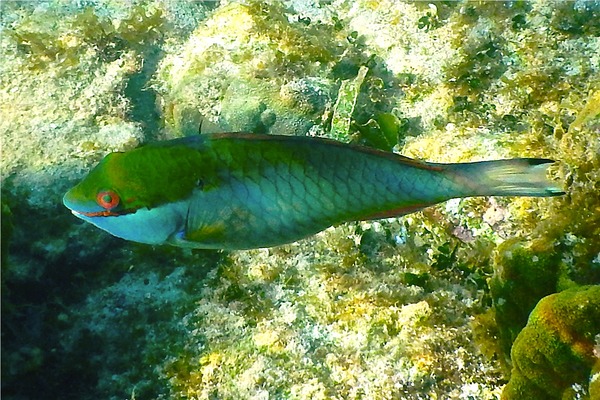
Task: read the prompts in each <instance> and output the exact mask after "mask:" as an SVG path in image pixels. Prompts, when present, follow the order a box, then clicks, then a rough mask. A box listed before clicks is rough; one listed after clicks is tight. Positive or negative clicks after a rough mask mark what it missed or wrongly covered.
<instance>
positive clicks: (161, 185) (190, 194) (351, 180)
mask: <svg viewBox="0 0 600 400" xmlns="http://www.w3.org/2000/svg"><path fill="white" fill-rule="evenodd" d="M551 162H552V161H550V160H545V159H533V158H522V159H511V160H495V161H484V162H477V163H461V164H434V163H425V162H418V161H415V160H411V159H408V158H406V157H402V156H400V155H396V154H393V153H388V152H383V151H379V150H374V149H369V148H365V147H360V146H353V145H347V144H343V143H339V142H335V141H332V140H328V139H323V138H310V137H289V136H275V135H254V134H240V133H225V134H213V135H202V136H197V137H190V138H182V139H175V140H171V141H165V142H157V143H151V144H148V145H146V146H142V147H140V148H137V149H134V150H131V151H128V152H124V153H113V154H110V155H108V156H107V157H105V159H104V160H102V161H101V162H100V164H99V165H97V166H96V167H95V168H94V169H93V170H92V171H91V172H90V173H89V174H88V176H87V177H86V178H85V179H84V180H82V181H81V182H80V183H79V184H78V185H76V186H75V187H74V188H72V189H71V190H70V191H69V192H67V193H66V194H65V197H64V199H63V202H64V204H65V205H66V206H67V207H68V208H69V209H71V211H72V212H73V214H74V215H76V216H77V217H79V218H82V219H84V220H85V221H88V222H90V223H92V224H94V225H96V226H98V227H99V228H101V229H103V230H105V231H107V232H109V233H111V234H113V235H115V236H118V237H121V238H124V239H128V240H134V241H138V242H142V243H148V244H172V245H176V246H182V247H195V248H208V249H231V250H235V249H248V248H258V247H270V246H277V245H280V244H284V243H289V242H293V241H295V240H298V239H301V238H304V237H306V236H309V235H311V234H314V233H317V232H319V231H321V230H323V229H325V228H327V227H329V226H332V225H337V224H341V223H344V222H348V221H354V220H365V219H374V218H383V217H393V216H400V215H403V214H406V213H408V212H413V211H416V210H418V209H421V208H423V207H426V206H429V205H432V204H435V203H439V202H441V201H445V200H448V199H450V198H455V197H467V196H487V195H504V196H556V195H560V194H562V191H561V190H560V189H559V188H558V187H556V186H555V185H554V184H553V183H552V182H549V181H548V180H547V178H546V168H547V166H548V164H549V163H551Z"/></svg>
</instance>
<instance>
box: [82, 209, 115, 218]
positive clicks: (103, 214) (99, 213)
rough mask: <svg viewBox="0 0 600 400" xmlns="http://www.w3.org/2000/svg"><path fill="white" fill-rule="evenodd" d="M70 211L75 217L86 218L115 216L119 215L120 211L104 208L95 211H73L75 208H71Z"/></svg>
mask: <svg viewBox="0 0 600 400" xmlns="http://www.w3.org/2000/svg"><path fill="white" fill-rule="evenodd" d="M71 212H72V213H73V215H75V216H76V217H79V218H81V217H88V218H94V217H116V216H119V215H121V213H115V212H111V211H108V210H104V211H95V212H84V211H75V210H71Z"/></svg>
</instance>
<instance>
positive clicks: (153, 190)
mask: <svg viewBox="0 0 600 400" xmlns="http://www.w3.org/2000/svg"><path fill="white" fill-rule="evenodd" d="M157 151H159V152H160V154H156V152H157ZM177 155H178V154H175V155H173V154H171V153H170V152H169V151H168V149H162V150H161V149H160V148H159V149H156V148H149V149H144V148H143V147H142V148H138V149H135V150H132V151H129V152H125V153H111V154H109V155H107V156H106V157H105V158H104V159H103V160H102V161H101V162H100V163H99V164H98V165H97V166H96V167H94V168H93V169H92V170H91V171H90V172H89V174H88V175H87V176H86V177H85V178H84V179H83V180H82V181H81V182H79V183H78V184H77V185H76V186H74V187H73V188H71V189H70V190H69V191H68V192H67V193H66V194H65V195H64V197H63V204H64V205H65V206H66V207H67V208H68V209H69V210H71V212H72V213H73V215H75V216H76V217H78V218H81V219H82V220H84V221H86V222H89V223H91V224H93V225H95V226H97V227H98V228H100V229H102V230H104V231H106V232H108V233H110V234H112V235H114V236H117V237H120V238H123V239H126V240H132V241H135V242H140V243H148V244H161V243H164V242H165V241H166V240H167V239H168V238H169V237H170V236H172V235H173V234H176V233H177V232H178V230H180V229H182V226H183V225H184V224H185V215H186V213H187V206H186V202H185V201H184V199H185V198H186V197H187V196H189V194H190V193H191V192H192V190H193V189H194V188H193V186H194V183H193V182H194V179H195V177H194V175H193V174H186V173H185V172H186V171H181V170H177V166H178V165H179V164H178V163H171V164H170V163H169V162H168V161H165V160H168V159H169V158H170V157H171V156H175V158H174V159H177ZM183 155H185V154H183ZM188 164H189V163H183V165H188Z"/></svg>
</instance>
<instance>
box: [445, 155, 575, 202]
mask: <svg viewBox="0 0 600 400" xmlns="http://www.w3.org/2000/svg"><path fill="white" fill-rule="evenodd" d="M552 163H554V161H553V160H548V159H543V158H513V159H509V160H495V161H481V162H473V163H464V164H449V165H447V169H446V170H447V172H448V173H449V174H450V175H452V178H451V179H452V180H453V181H455V183H457V184H459V186H460V187H462V188H464V189H463V190H466V191H467V192H468V193H465V194H464V195H465V196H536V197H548V196H560V195H562V194H565V192H563V191H562V189H561V188H560V187H558V186H557V185H556V184H555V183H554V182H551V181H550V180H549V179H548V178H547V177H546V172H547V169H548V166H549V165H550V164H552Z"/></svg>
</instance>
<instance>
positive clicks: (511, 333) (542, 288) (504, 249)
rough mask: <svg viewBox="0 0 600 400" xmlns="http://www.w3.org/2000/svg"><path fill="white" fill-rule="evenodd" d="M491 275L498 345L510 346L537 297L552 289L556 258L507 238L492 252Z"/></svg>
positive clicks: (490, 284) (507, 349)
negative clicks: (493, 272) (493, 264)
mask: <svg viewBox="0 0 600 400" xmlns="http://www.w3.org/2000/svg"><path fill="white" fill-rule="evenodd" d="M496 253H497V255H496V260H495V262H496V267H495V274H494V276H493V277H492V279H491V280H490V283H489V286H490V293H491V295H492V300H493V305H494V311H495V316H496V323H497V324H498V329H499V336H500V337H499V340H500V347H501V348H502V350H503V352H504V355H505V356H506V357H508V354H509V353H510V348H511V346H512V344H513V342H514V340H515V338H516V337H517V335H518V334H519V332H520V331H521V329H523V327H524V326H525V324H526V323H527V318H528V316H529V313H530V312H531V310H533V308H534V307H535V305H536V304H537V302H538V301H539V299H541V298H542V297H544V296H547V295H549V294H551V293H554V292H556V283H557V280H558V261H559V259H558V257H559V254H558V253H555V252H536V251H535V250H532V249H530V248H526V247H523V243H522V242H519V241H516V240H510V241H507V242H505V243H503V244H502V245H500V246H499V248H498V249H497V251H496Z"/></svg>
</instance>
